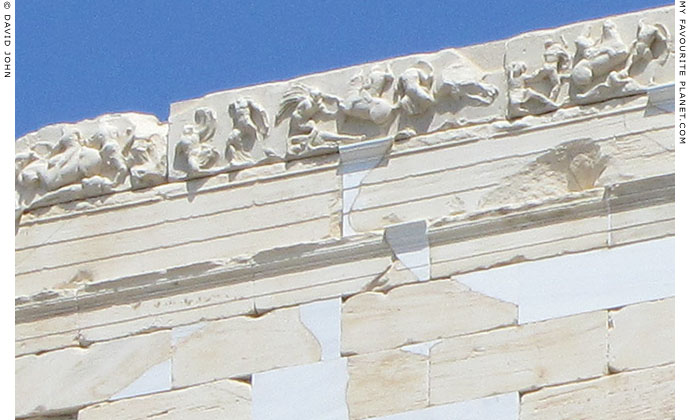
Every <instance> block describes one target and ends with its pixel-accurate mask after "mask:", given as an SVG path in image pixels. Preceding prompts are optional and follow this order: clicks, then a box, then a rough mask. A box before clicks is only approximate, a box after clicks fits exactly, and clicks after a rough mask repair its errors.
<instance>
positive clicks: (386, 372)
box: [347, 350, 429, 420]
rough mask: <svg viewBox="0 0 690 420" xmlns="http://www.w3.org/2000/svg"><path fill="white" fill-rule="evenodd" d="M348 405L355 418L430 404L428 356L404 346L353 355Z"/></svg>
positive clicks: (350, 367)
mask: <svg viewBox="0 0 690 420" xmlns="http://www.w3.org/2000/svg"><path fill="white" fill-rule="evenodd" d="M347 360H348V362H347V365H348V372H349V374H350V380H349V382H348V385H347V406H348V408H349V410H350V418H351V419H353V420H354V419H363V418H367V417H375V416H383V415H386V414H392V413H400V412H403V411H408V410H416V409H420V408H424V407H426V406H428V405H429V394H428V391H429V359H428V357H425V356H422V355H419V354H414V353H410V352H405V351H401V350H391V351H384V352H380V353H372V354H366V355H362V356H352V357H349V358H348V359H347Z"/></svg>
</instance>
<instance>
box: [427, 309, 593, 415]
mask: <svg viewBox="0 0 690 420" xmlns="http://www.w3.org/2000/svg"><path fill="white" fill-rule="evenodd" d="M606 323H607V312H606V311H600V312H592V313H588V314H583V315H577V316H571V317H567V318H560V319H554V320H549V321H544V322H539V323H534V324H527V325H522V326H518V327H510V328H505V329H499V330H496V331H489V332H485V333H479V334H473V335H467V336H461V337H455V338H448V339H444V340H442V341H441V342H440V343H438V344H436V345H435V346H434V347H432V348H431V357H430V360H431V368H430V379H429V382H430V386H431V390H430V399H431V401H430V402H431V404H444V403H449V402H454V401H464V400H471V399H475V398H480V397H485V396H488V395H493V394H496V393H504V392H511V391H525V390H530V389H535V388H538V387H540V386H544V385H549V384H558V383H563V382H570V381H575V380H579V379H585V378H592V377H597V376H601V375H603V374H604V373H605V372H606V330H607V326H606Z"/></svg>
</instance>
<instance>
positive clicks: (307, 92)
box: [275, 83, 364, 156]
mask: <svg viewBox="0 0 690 420" xmlns="http://www.w3.org/2000/svg"><path fill="white" fill-rule="evenodd" d="M328 103H330V106H331V108H330V109H329V105H328ZM339 103H340V100H339V99H338V98H337V97H335V96H332V95H328V94H324V93H322V92H321V91H319V90H318V89H315V88H310V87H307V86H305V85H303V84H301V83H295V84H293V85H292V86H291V87H290V89H288V91H287V92H286V93H285V94H284V95H283V99H282V101H281V102H280V110H279V111H278V115H277V116H276V121H275V125H276V126H277V125H278V124H280V123H281V122H282V121H283V120H284V119H286V118H289V119H290V126H289V128H288V150H287V154H288V156H297V155H305V154H310V153H315V152H320V151H324V150H336V149H337V147H338V143H339V142H353V141H359V140H362V139H363V138H364V136H351V135H347V134H338V133H334V132H330V131H326V130H322V129H319V128H318V127H317V124H316V119H321V118H323V117H326V118H328V117H333V116H335V114H336V113H337V112H338V108H339Z"/></svg>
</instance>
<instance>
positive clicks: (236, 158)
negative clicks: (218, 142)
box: [225, 98, 276, 167]
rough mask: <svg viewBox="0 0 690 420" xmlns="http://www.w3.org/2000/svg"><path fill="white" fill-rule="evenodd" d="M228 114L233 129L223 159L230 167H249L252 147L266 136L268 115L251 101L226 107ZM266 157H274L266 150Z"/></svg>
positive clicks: (251, 160)
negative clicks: (225, 159)
mask: <svg viewBox="0 0 690 420" xmlns="http://www.w3.org/2000/svg"><path fill="white" fill-rule="evenodd" d="M228 114H229V115H230V119H231V120H232V124H233V129H232V131H231V132H230V135H229V136H228V140H227V143H226V147H225V157H226V158H227V160H228V162H229V163H230V166H231V167H242V166H249V165H252V164H254V163H255V160H254V158H253V157H252V154H251V152H252V150H253V149H254V145H255V144H256V143H257V142H258V141H261V140H263V139H264V137H265V136H266V135H267V134H268V115H267V114H266V111H264V109H263V108H262V107H261V106H259V105H258V104H256V103H254V101H252V100H251V99H246V98H242V99H238V100H236V101H235V102H233V103H231V104H230V105H229V106H228ZM263 151H264V153H265V154H266V155H267V156H276V153H275V152H274V151H273V150H271V149H268V148H264V149H263Z"/></svg>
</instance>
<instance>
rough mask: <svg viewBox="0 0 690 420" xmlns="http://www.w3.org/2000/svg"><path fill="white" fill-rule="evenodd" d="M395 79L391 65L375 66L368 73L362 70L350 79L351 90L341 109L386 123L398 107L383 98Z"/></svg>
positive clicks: (375, 121)
mask: <svg viewBox="0 0 690 420" xmlns="http://www.w3.org/2000/svg"><path fill="white" fill-rule="evenodd" d="M393 80H394V76H393V72H392V71H391V69H390V65H387V66H386V67H385V68H384V67H382V66H374V67H373V68H372V69H371V70H370V71H369V73H368V74H366V75H365V74H364V72H361V73H360V74H358V75H357V76H355V77H353V78H352V80H351V81H350V86H351V89H350V92H349V93H348V94H347V96H346V97H345V100H344V101H342V102H341V103H340V109H341V110H342V111H343V113H344V114H345V115H347V116H350V117H354V118H359V119H362V120H366V121H372V122H373V123H374V124H377V125H381V124H385V123H386V122H388V121H389V120H390V118H391V116H392V115H393V112H394V111H395V110H396V109H397V108H398V105H397V104H395V105H394V104H391V103H390V102H389V101H387V100H385V99H383V98H382V96H383V94H384V93H385V92H386V91H388V90H389V89H390V88H391V87H392V85H393Z"/></svg>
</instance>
